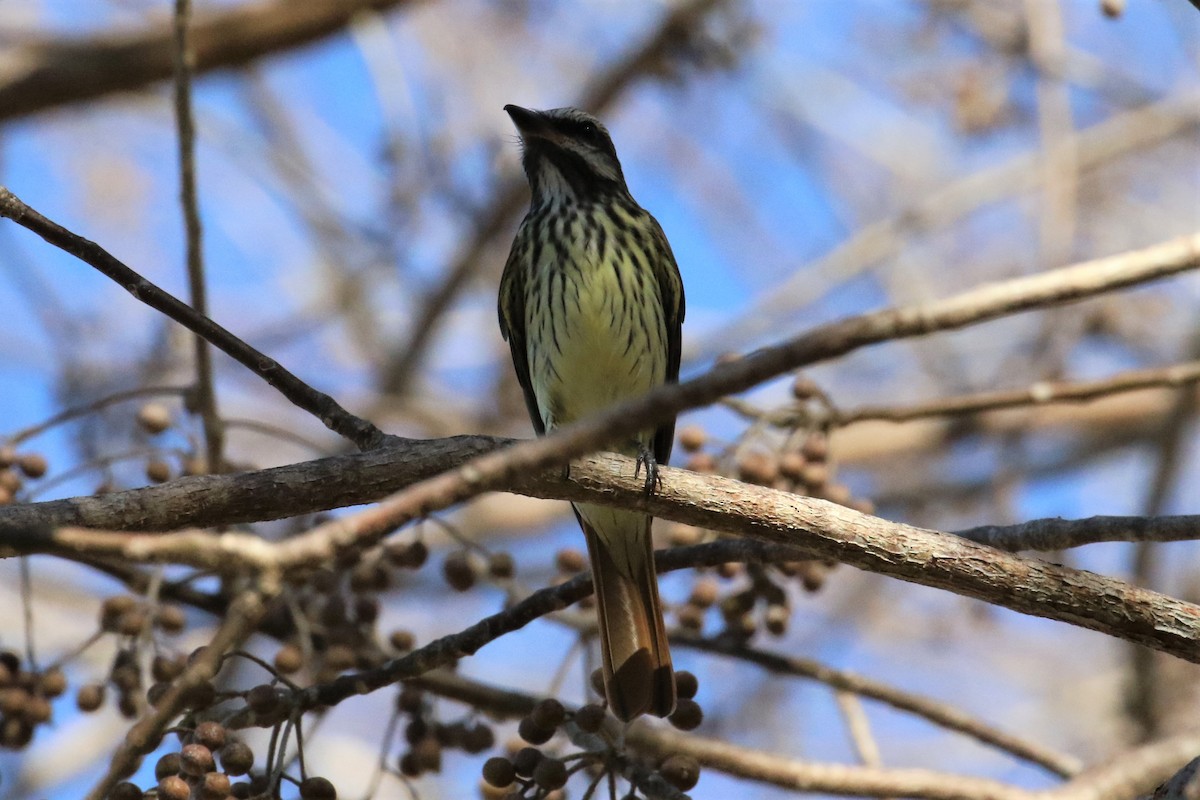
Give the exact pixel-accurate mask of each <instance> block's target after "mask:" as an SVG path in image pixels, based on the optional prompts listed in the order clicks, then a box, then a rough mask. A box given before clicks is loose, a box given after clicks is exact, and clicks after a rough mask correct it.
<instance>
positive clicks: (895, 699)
mask: <svg viewBox="0 0 1200 800" xmlns="http://www.w3.org/2000/svg"><path fill="white" fill-rule="evenodd" d="M671 643H672V644H678V645H682V646H684V647H690V648H694V649H697V650H701V651H704V652H707V653H719V654H721V655H725V656H730V657H732V658H736V659H738V660H740V661H745V662H747V663H751V664H757V665H759V666H761V667H763V668H765V669H768V670H770V671H772V672H775V673H778V674H780V675H792V676H795V677H800V678H809V679H811V680H815V681H820V682H821V683H823V684H825V685H826V686H829V687H830V688H832V689H834V690H835V691H838V692H853V693H854V694H856V695H859V696H860V697H866V698H869V699H871V700H876V701H878V702H880V703H885V704H886V705H889V706H891V707H892V708H895V709H897V710H900V711H906V712H908V713H910V714H915V715H916V716H919V717H922V718H923V719H926V720H929V721H930V722H931V723H933V724H934V725H937V726H939V727H942V728H945V729H946V730H950V731H955V732H956V733H961V734H963V735H964V736H969V737H971V738H972V739H975V740H976V741H978V742H981V743H983V744H986V745H989V746H991V747H995V748H997V749H999V750H1003V751H1004V752H1006V753H1008V754H1009V755H1012V756H1015V757H1016V758H1020V759H1023V760H1025V761H1028V762H1030V763H1033V764H1037V765H1038V766H1040V767H1043V768H1044V769H1047V770H1049V771H1050V772H1053V773H1054V774H1056V775H1060V776H1062V777H1070V776H1072V775H1075V774H1076V773H1078V772H1079V771H1080V769H1082V767H1083V765H1082V764H1081V763H1080V761H1079V760H1078V759H1076V758H1073V757H1071V756H1069V755H1065V754H1063V753H1059V752H1056V751H1054V750H1051V749H1050V748H1047V747H1043V746H1042V745H1039V744H1036V743H1034V742H1030V741H1028V740H1026V739H1023V738H1021V737H1018V736H1014V735H1013V734H1011V733H1007V732H1006V731H1002V730H1000V729H998V728H996V727H994V726H992V725H989V724H988V723H986V722H984V721H982V720H980V719H977V718H975V717H972V716H971V715H969V714H967V713H965V712H963V711H961V710H960V709H958V708H955V707H954V706H952V705H950V704H948V703H943V702H940V701H938V700H934V699H932V698H929V697H924V696H922V695H919V694H915V693H913V692H906V691H904V690H902V689H898V688H896V687H894V686H890V685H888V684H886V683H882V682H880V681H876V680H873V679H871V678H867V677H864V676H862V675H858V674H856V673H853V672H847V671H845V670H840V669H834V668H833V667H829V666H826V665H825V664H821V663H820V662H817V661H813V660H811V659H807V658H796V657H792V656H785V655H780V654H776V653H771V652H769V651H766V650H763V649H761V648H756V647H749V646H745V645H740V644H737V643H735V642H730V641H727V640H724V639H711V638H702V637H699V636H685V635H676V636H672V637H671Z"/></svg>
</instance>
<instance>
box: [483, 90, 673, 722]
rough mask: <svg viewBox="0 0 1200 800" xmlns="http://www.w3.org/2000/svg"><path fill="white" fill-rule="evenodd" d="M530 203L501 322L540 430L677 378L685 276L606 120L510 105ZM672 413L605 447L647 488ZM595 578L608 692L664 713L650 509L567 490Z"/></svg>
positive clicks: (508, 269) (636, 712) (624, 710)
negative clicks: (573, 496) (574, 497)
mask: <svg viewBox="0 0 1200 800" xmlns="http://www.w3.org/2000/svg"><path fill="white" fill-rule="evenodd" d="M504 110H505V112H506V113H507V114H508V116H509V117H510V118H511V120H512V122H513V124H514V125H515V126H516V129H517V132H518V134H519V135H520V140H521V147H522V156H521V162H522V166H523V168H524V171H525V175H526V178H527V179H528V182H529V188H530V206H529V211H528V213H527V214H526V216H525V218H524V220H523V221H522V222H521V225H520V227H519V229H518V231H517V234H516V238H515V239H514V241H513V246H512V250H511V251H510V253H509V256H508V260H507V262H506V263H505V266H504V273H503V275H502V277H501V279H500V292H499V303H498V306H499V316H500V332H501V334H502V335H503V337H504V338H505V340H507V342H508V344H509V348H510V350H511V352H512V361H513V367H514V368H515V370H516V374H517V380H518V382H519V383H520V384H521V388H522V390H523V391H524V395H525V404H526V407H527V408H528V411H529V416H530V419H531V420H532V422H533V427H534V429H535V430H536V432H537V434H538V435H544V434H546V433H548V432H550V431H553V430H554V429H555V428H557V427H560V426H563V425H567V424H569V423H571V422H574V421H576V420H579V419H582V418H583V417H586V416H588V415H589V414H592V413H595V412H598V411H601V410H603V409H606V408H609V407H611V406H612V405H614V404H616V403H619V402H621V401H622V400H626V399H629V398H631V397H635V396H637V395H640V394H643V393H645V392H647V391H649V390H651V389H653V388H655V387H657V386H660V385H662V384H664V383H674V382H677V381H678V379H679V356H680V347H681V337H682V325H683V317H684V292H683V280H682V278H681V276H680V272H679V267H678V265H677V264H676V262H675V256H674V254H673V253H672V251H671V245H670V244H669V243H668V242H667V237H666V234H665V233H663V229H662V226H661V225H659V223H658V221H657V220H656V219H655V218H654V217H653V216H651V215H650V213H649V212H648V211H646V210H645V209H643V208H642V207H641V206H640V205H638V204H637V202H636V201H635V200H634V199H633V196H632V195H631V194H630V193H629V187H628V186H627V185H626V183H625V176H624V173H623V171H622V169H621V163H620V161H619V160H618V159H617V151H616V149H615V147H614V146H613V142H612V137H611V136H610V135H609V132H608V130H607V129H606V128H605V127H604V125H602V124H601V123H600V121H599V120H597V119H596V118H595V117H594V116H592V115H591V114H588V113H587V112H584V111H581V110H579V109H577V108H555V109H549V110H545V111H537V110H532V109H527V108H522V107H520V106H516V105H506V106H505V107H504ZM674 436H675V421H674V419H672V420H671V421H669V422H665V423H661V424H659V425H658V426H657V427H650V428H648V429H647V430H643V431H640V432H639V433H637V434H636V435H635V436H632V437H629V438H628V440H626V441H622V442H617V443H614V447H613V449H615V450H617V451H618V452H621V453H624V454H626V455H630V456H633V457H636V459H637V461H636V464H637V466H636V468H635V477H637V475H638V474H640V471H641V469H642V468H643V467H644V468H645V471H646V477H645V480H646V484H645V485H646V491H647V492H652V491H654V490H655V488H656V486H657V481H658V479H659V478H658V465H659V464H666V463H667V461H668V460H669V459H670V457H671V446H672V443H673V441H674ZM573 508H574V511H575V517H576V519H577V520H578V522H579V525H580V527H581V528H582V529H583V532H584V535H585V538H586V539H587V548H588V555H589V558H590V560H591V567H592V578H593V582H594V584H595V592H596V609H597V621H598V623H599V638H600V653H601V666H602V669H603V674H604V693H605V697H606V699H607V700H608V706H609V709H610V710H611V711H612V713H613V714H614V715H615V716H616V717H617V718H618V719H620V720H622V721H624V722H629V721H631V720H633V719H635V718H637V717H639V716H641V715H642V714H646V713H649V714H653V715H655V716H659V717H665V716H669V715H670V714H671V712H672V711H673V710H674V708H675V699H676V687H675V678H674V671H673V669H672V665H671V653H670V649H669V647H668V644H667V633H666V628H665V625H664V622H663V614H662V603H661V601H660V600H659V594H658V580H657V577H656V575H655V571H654V553H653V545H652V542H651V539H650V525H651V521H652V519H651V517H650V515H648V514H646V513H644V512H641V511H636V510H628V509H619V508H613V507H608V506H601V505H595V504H591V503H575V504H573Z"/></svg>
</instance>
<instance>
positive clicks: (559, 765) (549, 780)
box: [533, 758, 567, 790]
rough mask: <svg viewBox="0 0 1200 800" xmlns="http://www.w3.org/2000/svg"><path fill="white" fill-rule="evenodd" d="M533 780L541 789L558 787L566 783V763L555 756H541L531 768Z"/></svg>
mask: <svg viewBox="0 0 1200 800" xmlns="http://www.w3.org/2000/svg"><path fill="white" fill-rule="evenodd" d="M533 782H534V783H536V784H537V785H538V786H540V787H541V788H543V789H547V790H553V789H559V788H562V787H563V786H566V784H567V765H566V764H564V763H563V762H562V761H561V760H560V759H557V758H543V759H542V760H541V761H539V762H538V765H537V766H536V767H534V768H533Z"/></svg>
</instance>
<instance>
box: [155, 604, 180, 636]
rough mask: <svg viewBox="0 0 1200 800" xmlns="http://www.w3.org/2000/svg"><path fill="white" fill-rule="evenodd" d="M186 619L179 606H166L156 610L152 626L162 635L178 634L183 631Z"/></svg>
mask: <svg viewBox="0 0 1200 800" xmlns="http://www.w3.org/2000/svg"><path fill="white" fill-rule="evenodd" d="M186 622H187V617H186V616H185V615H184V613H183V609H182V608H180V607H179V606H174V605H166V606H162V607H161V608H159V609H158V612H157V613H156V614H155V615H154V625H155V627H157V628H158V629H159V630H160V631H163V632H164V633H172V634H173V633H179V632H181V631H182V630H183V626H184V623H186Z"/></svg>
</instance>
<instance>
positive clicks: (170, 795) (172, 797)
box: [158, 775, 192, 800]
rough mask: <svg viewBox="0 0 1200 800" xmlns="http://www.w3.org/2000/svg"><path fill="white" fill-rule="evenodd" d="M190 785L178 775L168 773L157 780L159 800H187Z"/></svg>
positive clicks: (190, 788)
mask: <svg viewBox="0 0 1200 800" xmlns="http://www.w3.org/2000/svg"><path fill="white" fill-rule="evenodd" d="M191 795H192V787H190V786H188V783H187V781H185V780H184V779H183V778H181V777H179V776H178V775H168V776H166V777H165V778H163V779H162V780H160V781H159V782H158V797H159V800H188V798H189V797H191Z"/></svg>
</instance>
